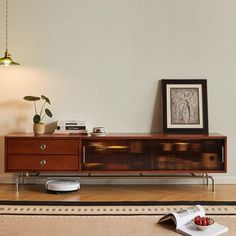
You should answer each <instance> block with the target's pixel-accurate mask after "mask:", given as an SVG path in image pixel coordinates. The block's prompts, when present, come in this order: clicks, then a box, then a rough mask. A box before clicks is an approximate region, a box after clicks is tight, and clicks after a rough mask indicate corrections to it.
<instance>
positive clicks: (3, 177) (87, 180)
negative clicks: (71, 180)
mask: <svg viewBox="0 0 236 236" xmlns="http://www.w3.org/2000/svg"><path fill="white" fill-rule="evenodd" d="M213 176H214V175H213ZM75 178H76V177H75ZM78 179H79V181H80V183H81V184H86V185H93V184H95V185H96V184H97V185H119V184H120V185H123V184H130V185H131V184H134V185H142V184H154V185H155V184H202V182H203V181H202V180H199V179H198V180H192V179H158V178H150V179H141V178H138V177H137V178H136V179H119V178H117V179H111V178H110V179H109V178H104V179H96V178H91V177H83V178H78ZM214 179H215V183H216V184H236V176H219V175H217V176H214ZM32 181H33V182H32ZM44 182H45V181H42V180H36V181H35V180H27V181H26V183H44ZM14 183H15V175H13V174H0V184H14Z"/></svg>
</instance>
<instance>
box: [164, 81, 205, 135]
mask: <svg viewBox="0 0 236 236" xmlns="http://www.w3.org/2000/svg"><path fill="white" fill-rule="evenodd" d="M162 101H163V132H164V133H170V134H181V133H182V134H184V133H186V134H187V133H188V134H189V133H193V134H208V108H207V80H179V79H178V80H162Z"/></svg>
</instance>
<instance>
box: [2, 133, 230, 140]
mask: <svg viewBox="0 0 236 236" xmlns="http://www.w3.org/2000/svg"><path fill="white" fill-rule="evenodd" d="M5 137H6V138H36V139H41V138H50V139H51V138H60V139H77V138H80V139H115V138H119V139H226V136H224V135H221V134H217V133H212V134H158V133H156V134H152V133H109V134H108V135H106V136H91V135H77V134H43V135H35V134H33V133H11V134H7V135H6V136H5Z"/></svg>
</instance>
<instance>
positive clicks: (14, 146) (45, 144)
mask: <svg viewBox="0 0 236 236" xmlns="http://www.w3.org/2000/svg"><path fill="white" fill-rule="evenodd" d="M7 149H8V154H78V152H79V142H78V140H74V139H69V140H68V139H67V140H66V139H51V140H50V139H9V140H8V142H7Z"/></svg>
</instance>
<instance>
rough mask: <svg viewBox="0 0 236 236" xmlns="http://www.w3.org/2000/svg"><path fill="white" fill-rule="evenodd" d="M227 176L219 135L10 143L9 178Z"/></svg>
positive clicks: (20, 137) (12, 138) (44, 138)
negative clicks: (55, 174)
mask: <svg viewBox="0 0 236 236" xmlns="http://www.w3.org/2000/svg"><path fill="white" fill-rule="evenodd" d="M226 171H227V138H226V136H223V135H218V134H210V135H190V134H183V135H173V134H171V135H165V134H109V135H107V136H104V137H93V136H79V135H46V134H45V135H37V136H35V135H33V134H9V135H7V136H6V137H5V172H12V173H41V172H49V173H50V172H68V173H69V172H72V173H77V174H89V175H91V174H96V173H99V174H101V173H105V174H108V173H111V174H118V175H119V174H138V175H145V174H153V175H158V174H179V173H180V174H181V173H182V174H185V173H191V174H194V173H225V172H226Z"/></svg>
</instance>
